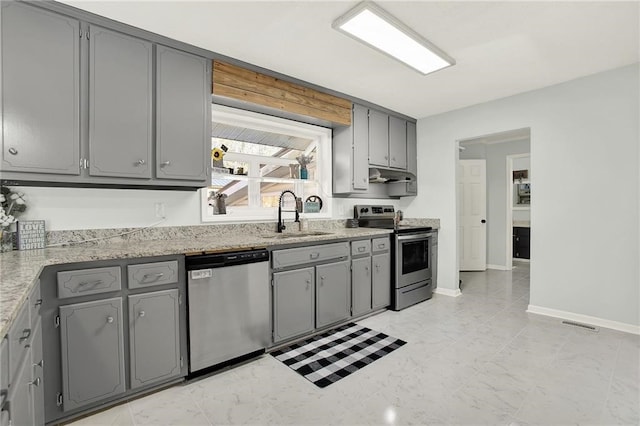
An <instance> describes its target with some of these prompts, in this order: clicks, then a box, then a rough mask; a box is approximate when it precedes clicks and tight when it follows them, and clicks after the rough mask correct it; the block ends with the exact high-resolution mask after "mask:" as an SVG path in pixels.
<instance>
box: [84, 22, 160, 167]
mask: <svg viewBox="0 0 640 426" xmlns="http://www.w3.org/2000/svg"><path fill="white" fill-rule="evenodd" d="M152 53H153V52H152V45H151V43H148V42H146V41H143V40H140V39H137V38H134V37H129V36H127V35H124V34H120V33H117V32H114V31H109V30H106V29H104V28H100V27H96V26H92V27H91V28H90V35H89V161H90V165H89V174H90V175H92V176H115V177H131V178H150V177H151V169H152V165H151V164H150V162H151V159H152V157H151V144H152V131H151V130H152V128H151V127H152V116H151V102H152V99H153V96H152V95H153V94H152V81H153V77H152V71H153V62H152Z"/></svg>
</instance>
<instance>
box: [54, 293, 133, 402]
mask: <svg viewBox="0 0 640 426" xmlns="http://www.w3.org/2000/svg"><path fill="white" fill-rule="evenodd" d="M60 337H61V345H62V385H63V386H62V389H63V391H62V392H63V393H62V394H63V401H64V405H63V406H64V410H65V411H68V410H72V409H75V408H78V407H81V406H83V405H86V404H89V403H92V402H95V401H99V400H102V399H106V398H109V397H111V396H114V395H117V394H119V393H122V392H124V391H125V374H124V338H123V319H122V298H121V297H114V298H111V299H104V300H97V301H93V302H84V303H76V304H71V305H64V306H60Z"/></svg>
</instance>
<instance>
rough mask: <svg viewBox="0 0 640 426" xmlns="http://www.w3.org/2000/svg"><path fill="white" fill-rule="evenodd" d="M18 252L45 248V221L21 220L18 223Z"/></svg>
mask: <svg viewBox="0 0 640 426" xmlns="http://www.w3.org/2000/svg"><path fill="white" fill-rule="evenodd" d="M17 227H18V232H17V233H16V239H17V246H18V250H32V249H41V248H44V246H45V228H44V220H21V221H18V223H17Z"/></svg>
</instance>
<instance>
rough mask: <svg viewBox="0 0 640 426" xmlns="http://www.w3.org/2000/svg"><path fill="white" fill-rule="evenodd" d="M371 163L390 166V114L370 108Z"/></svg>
mask: <svg viewBox="0 0 640 426" xmlns="http://www.w3.org/2000/svg"><path fill="white" fill-rule="evenodd" d="M369 164H370V165H372V166H382V167H388V166H389V115H387V114H385V113H383V112H380V111H376V110H374V109H370V110H369Z"/></svg>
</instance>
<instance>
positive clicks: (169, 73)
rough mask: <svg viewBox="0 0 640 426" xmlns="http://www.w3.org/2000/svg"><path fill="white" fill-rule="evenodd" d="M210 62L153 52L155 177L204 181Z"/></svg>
mask: <svg viewBox="0 0 640 426" xmlns="http://www.w3.org/2000/svg"><path fill="white" fill-rule="evenodd" d="M209 63H210V61H209V60H207V59H205V58H201V57H198V56H194V55H190V54H188V53H185V52H181V51H179V50H175V49H170V48H168V47H164V46H158V47H157V50H156V176H157V177H158V178H161V179H186V180H198V181H203V182H204V181H205V180H206V178H207V166H208V164H209V155H208V154H207V153H208V152H209V151H210V150H211V138H210V133H209V131H208V129H209V127H210V126H209V123H210V122H211V114H210V113H209V111H210V105H211V96H210V92H211V90H210V88H211V80H210V78H209V69H210V68H209Z"/></svg>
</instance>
